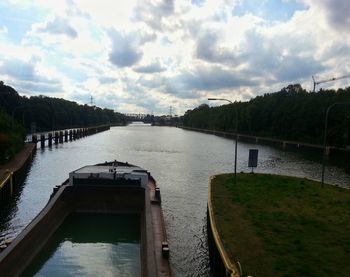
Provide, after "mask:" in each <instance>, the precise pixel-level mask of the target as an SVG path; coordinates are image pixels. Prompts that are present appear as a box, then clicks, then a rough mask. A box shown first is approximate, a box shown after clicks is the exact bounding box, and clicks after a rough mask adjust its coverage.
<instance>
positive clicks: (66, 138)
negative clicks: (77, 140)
mask: <svg viewBox="0 0 350 277" xmlns="http://www.w3.org/2000/svg"><path fill="white" fill-rule="evenodd" d="M67 141H68V131H67V130H65V131H64V142H67Z"/></svg>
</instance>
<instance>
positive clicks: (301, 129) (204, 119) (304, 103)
mask: <svg viewBox="0 0 350 277" xmlns="http://www.w3.org/2000/svg"><path fill="white" fill-rule="evenodd" d="M338 102H340V103H345V102H350V87H348V88H346V89H338V90H320V91H319V92H308V91H306V90H305V89H303V88H302V87H301V86H300V85H299V84H294V85H289V86H287V87H285V88H283V89H281V90H280V91H278V92H274V93H266V94H264V95H262V96H257V97H255V98H253V99H251V100H250V101H248V102H235V103H233V104H229V105H223V106H219V107H209V106H208V105H207V104H202V105H200V106H199V107H197V108H195V109H193V110H188V111H187V112H186V113H185V115H184V118H183V124H184V126H187V127H194V128H202V129H211V130H218V131H227V132H234V130H235V124H236V114H235V113H236V111H237V119H238V120H237V126H238V133H241V134H246V135H253V136H265V137H271V138H277V139H283V140H292V141H300V142H308V143H313V144H322V142H323V135H324V126H325V116H326V110H327V108H328V107H329V106H330V105H332V104H333V103H338ZM327 145H334V146H339V147H346V146H349V145H350V104H349V105H336V106H334V107H333V108H332V109H331V110H330V112H329V118H328V131H327Z"/></svg>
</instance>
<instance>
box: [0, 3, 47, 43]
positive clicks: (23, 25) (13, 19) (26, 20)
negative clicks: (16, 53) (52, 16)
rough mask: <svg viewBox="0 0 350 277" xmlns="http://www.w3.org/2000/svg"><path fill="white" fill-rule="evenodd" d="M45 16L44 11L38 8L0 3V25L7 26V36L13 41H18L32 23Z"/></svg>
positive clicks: (39, 20) (41, 19) (40, 20)
mask: <svg viewBox="0 0 350 277" xmlns="http://www.w3.org/2000/svg"><path fill="white" fill-rule="evenodd" d="M45 16H46V12H44V11H43V10H40V9H35V11H34V10H32V9H31V8H30V7H22V8H20V7H18V6H13V5H10V4H6V3H0V26H1V27H4V26H5V27H6V28H7V30H8V35H7V36H8V38H9V39H10V40H11V41H13V42H15V43H20V42H21V40H22V39H23V37H24V36H25V34H26V33H27V32H28V31H30V29H31V27H32V24H33V23H36V22H42V21H43V20H44V18H45Z"/></svg>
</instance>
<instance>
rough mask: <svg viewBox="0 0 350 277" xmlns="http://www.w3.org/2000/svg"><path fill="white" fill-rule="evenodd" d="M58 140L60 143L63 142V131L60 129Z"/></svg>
mask: <svg viewBox="0 0 350 277" xmlns="http://www.w3.org/2000/svg"><path fill="white" fill-rule="evenodd" d="M59 141H60V143H63V131H60V135H59Z"/></svg>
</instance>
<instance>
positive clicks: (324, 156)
mask: <svg viewBox="0 0 350 277" xmlns="http://www.w3.org/2000/svg"><path fill="white" fill-rule="evenodd" d="M348 104H350V101H347V102H336V103H333V104H332V105H330V106H329V107H328V108H327V111H326V119H325V123H324V134H323V159H322V177H321V182H322V186H323V184H324V172H325V168H326V156H327V155H326V154H327V151H326V143H327V127H328V114H329V111H330V110H331V109H332V108H333V107H334V106H336V105H348Z"/></svg>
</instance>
